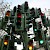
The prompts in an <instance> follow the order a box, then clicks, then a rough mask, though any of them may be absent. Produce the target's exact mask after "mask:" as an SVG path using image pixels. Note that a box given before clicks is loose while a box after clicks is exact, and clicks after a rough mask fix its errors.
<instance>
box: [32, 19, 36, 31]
mask: <svg viewBox="0 0 50 50" xmlns="http://www.w3.org/2000/svg"><path fill="white" fill-rule="evenodd" d="M32 23H33V30H34V32H37V24H36V22H35V19H33V22H32Z"/></svg>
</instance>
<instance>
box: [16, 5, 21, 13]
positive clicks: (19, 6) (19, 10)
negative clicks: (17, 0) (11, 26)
mask: <svg viewBox="0 0 50 50" xmlns="http://www.w3.org/2000/svg"><path fill="white" fill-rule="evenodd" d="M19 12H20V13H21V5H18V8H17V13H19Z"/></svg>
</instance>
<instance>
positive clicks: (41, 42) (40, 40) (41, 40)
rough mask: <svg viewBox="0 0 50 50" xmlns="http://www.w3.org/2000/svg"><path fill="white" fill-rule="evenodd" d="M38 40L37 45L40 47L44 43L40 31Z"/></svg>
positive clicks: (39, 31)
mask: <svg viewBox="0 0 50 50" xmlns="http://www.w3.org/2000/svg"><path fill="white" fill-rule="evenodd" d="M38 38H39V45H42V44H43V43H44V40H43V37H42V34H41V30H38Z"/></svg>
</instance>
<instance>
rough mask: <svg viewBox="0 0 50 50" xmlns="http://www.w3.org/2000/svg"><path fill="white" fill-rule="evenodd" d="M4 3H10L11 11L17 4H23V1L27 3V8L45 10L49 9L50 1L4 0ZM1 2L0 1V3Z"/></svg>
mask: <svg viewBox="0 0 50 50" xmlns="http://www.w3.org/2000/svg"><path fill="white" fill-rule="evenodd" d="M4 1H5V2H9V3H10V2H12V5H11V9H12V8H13V7H14V6H17V5H18V4H23V3H24V2H25V1H28V3H29V7H30V8H32V7H35V8H36V7H37V8H39V7H40V8H41V9H42V10H44V9H45V8H47V9H50V0H4ZM0 2H1V1H0Z"/></svg>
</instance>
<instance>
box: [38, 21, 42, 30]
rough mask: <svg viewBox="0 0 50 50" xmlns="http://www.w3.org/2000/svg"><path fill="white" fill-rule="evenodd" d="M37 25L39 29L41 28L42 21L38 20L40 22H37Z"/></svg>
mask: <svg viewBox="0 0 50 50" xmlns="http://www.w3.org/2000/svg"><path fill="white" fill-rule="evenodd" d="M38 27H39V29H41V28H42V23H41V21H40V22H38Z"/></svg>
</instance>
